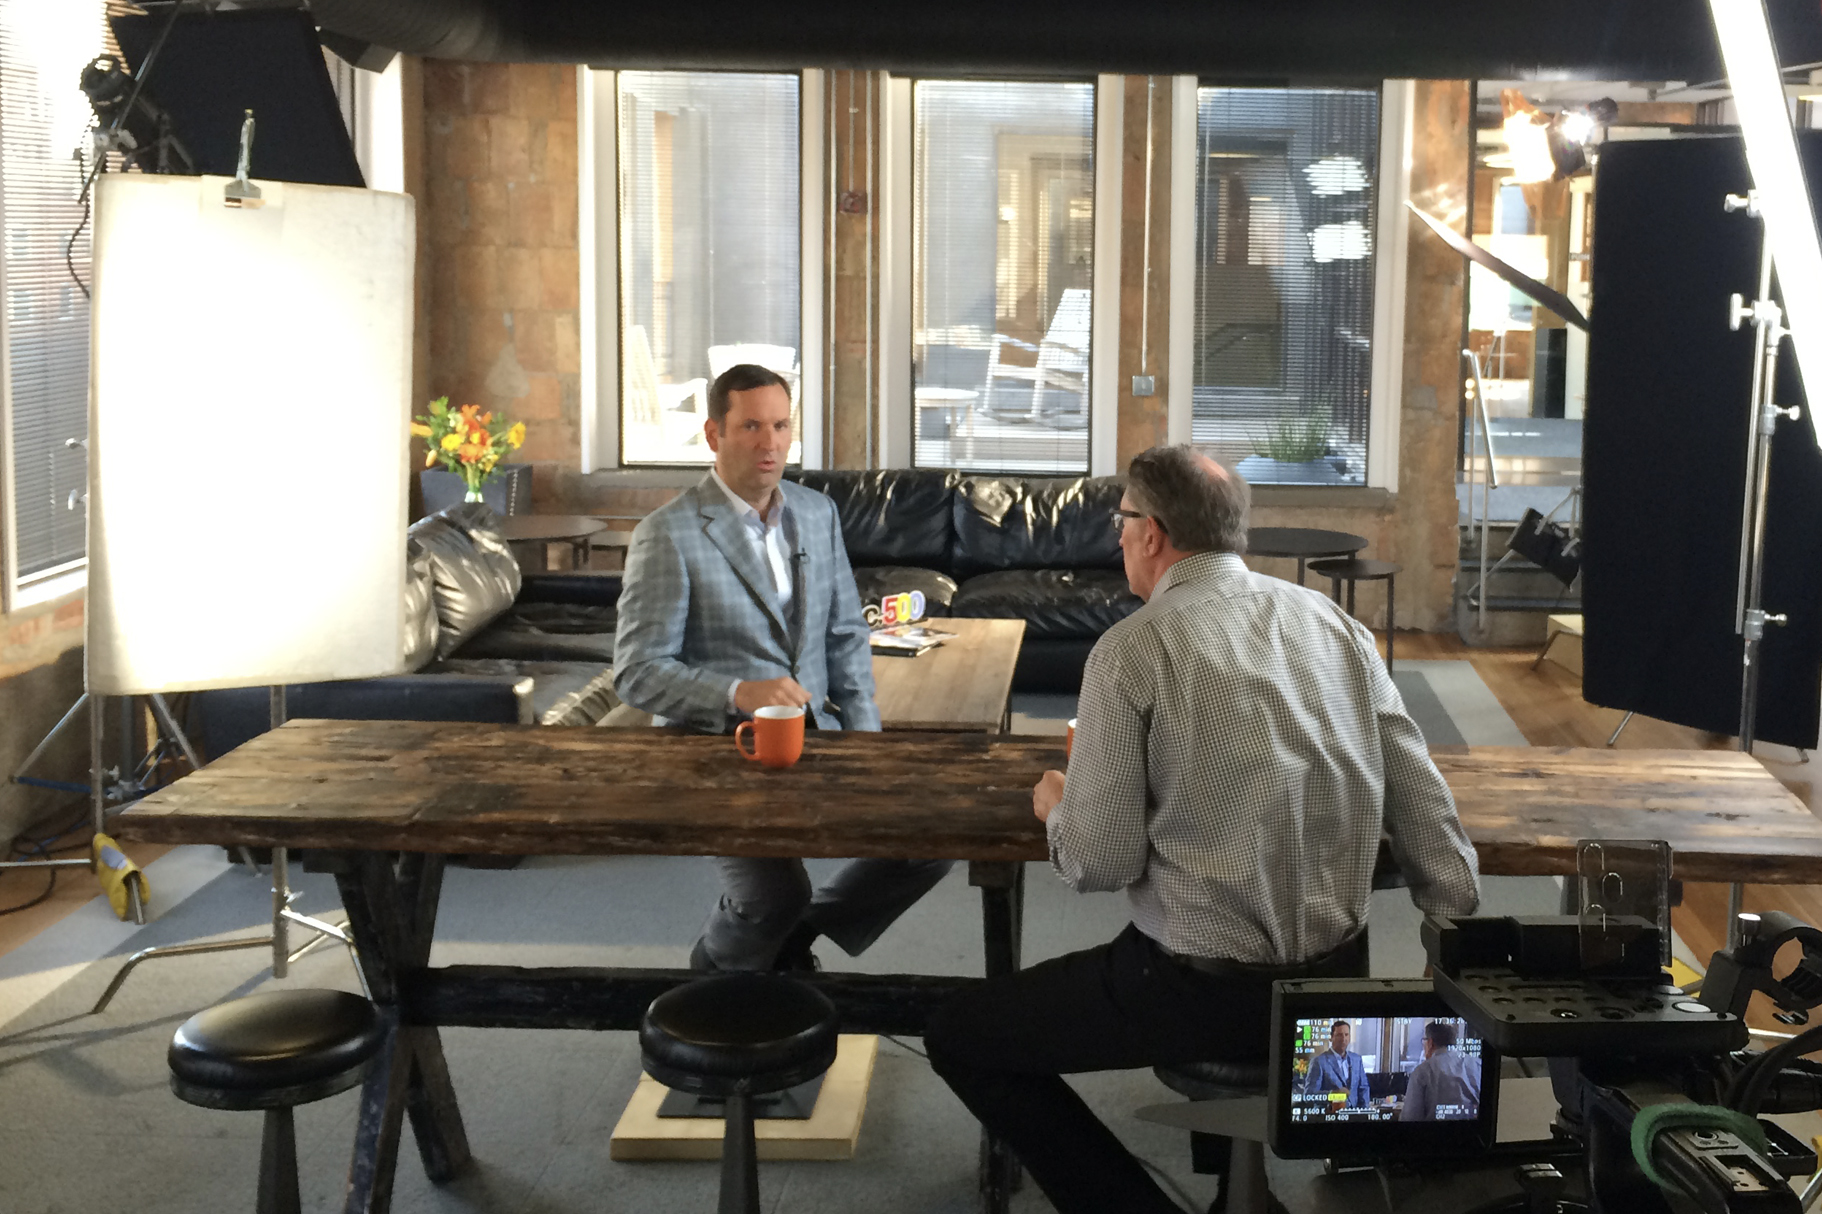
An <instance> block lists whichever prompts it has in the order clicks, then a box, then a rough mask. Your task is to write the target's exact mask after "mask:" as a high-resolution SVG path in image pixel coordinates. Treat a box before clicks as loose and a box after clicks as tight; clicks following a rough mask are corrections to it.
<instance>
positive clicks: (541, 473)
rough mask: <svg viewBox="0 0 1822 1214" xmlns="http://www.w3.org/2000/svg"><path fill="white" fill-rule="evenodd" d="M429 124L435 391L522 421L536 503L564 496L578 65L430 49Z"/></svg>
mask: <svg viewBox="0 0 1822 1214" xmlns="http://www.w3.org/2000/svg"><path fill="white" fill-rule="evenodd" d="M424 128H425V137H426V138H425V144H426V162H425V193H426V196H427V198H426V205H425V207H424V208H423V211H422V212H421V213H420V216H419V222H421V223H423V224H424V225H426V227H427V229H428V231H429V236H430V241H429V263H430V264H429V265H428V267H426V270H427V273H428V277H429V282H430V299H429V313H430V315H429V325H430V376H429V381H430V393H431V395H432V396H442V395H444V394H448V396H449V397H450V400H451V403H454V404H465V403H469V402H473V403H476V404H481V405H483V406H485V407H487V408H489V409H494V410H497V411H503V412H504V413H505V414H506V415H507V416H509V417H512V418H514V419H516V420H520V421H523V422H524V423H525V425H526V440H525V446H524V448H523V449H522V450H521V452H520V458H522V459H524V460H527V461H529V462H532V463H535V464H538V465H540V466H539V468H538V470H537V472H536V473H535V474H534V477H533V480H534V485H535V486H536V492H537V495H538V498H539V502H538V506H539V508H540V509H559V508H562V507H564V506H565V505H567V503H566V502H564V501H563V500H562V498H563V496H564V494H563V487H564V485H565V484H566V483H567V481H568V480H569V479H570V477H571V476H573V474H574V471H575V469H576V467H577V462H578V461H577V452H578V451H579V450H580V448H581V438H580V423H581V415H580V400H581V370H582V356H581V336H580V333H581V331H580V328H579V326H578V322H577V308H578V298H579V293H580V290H581V281H582V280H581V271H580V267H579V265H578V262H577V240H576V228H577V176H576V69H575V68H573V67H565V66H553V65H546V64H507V63H454V62H448V61H443V60H434V59H433V60H427V61H426V62H425V64H424ZM566 474H568V475H566Z"/></svg>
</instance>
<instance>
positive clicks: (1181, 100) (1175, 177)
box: [1169, 76, 1416, 493]
mask: <svg viewBox="0 0 1822 1214" xmlns="http://www.w3.org/2000/svg"><path fill="white" fill-rule="evenodd" d="M1375 85H1376V87H1377V88H1378V90H1379V165H1378V174H1377V176H1376V179H1375V182H1374V186H1375V188H1376V190H1377V191H1378V195H1377V202H1376V206H1375V210H1374V216H1373V241H1374V244H1373V257H1374V262H1373V324H1372V341H1373V351H1372V357H1371V361H1370V365H1369V366H1370V369H1369V372H1368V381H1367V382H1368V385H1369V387H1368V391H1369V394H1370V395H1369V399H1368V409H1367V452H1366V476H1365V480H1364V483H1363V484H1360V485H1286V486H1282V488H1284V489H1288V490H1295V491H1299V492H1302V491H1313V490H1320V491H1323V492H1337V491H1339V492H1346V491H1350V490H1353V491H1358V490H1360V489H1362V488H1366V489H1379V490H1386V491H1389V492H1392V493H1396V492H1397V491H1398V473H1399V452H1398V444H1399V429H1400V427H1399V422H1400V417H1401V407H1402V403H1403V400H1402V398H1403V388H1404V308H1405V278H1406V269H1407V267H1406V262H1407V258H1408V254H1409V233H1410V224H1411V222H1412V220H1411V218H1410V217H1409V216H1408V215H1406V214H1405V204H1406V202H1407V200H1408V199H1409V198H1410V194H1411V159H1412V112H1413V109H1414V101H1415V92H1416V82H1415V81H1414V80H1408V79H1397V80H1383V81H1378V82H1363V81H1358V80H1350V81H1303V80H1299V81H1296V82H1294V83H1292V84H1290V85H1288V86H1284V87H1297V88H1323V87H1333V88H1367V87H1375ZM1175 87H1176V89H1177V92H1176V94H1175V97H1174V102H1175V108H1174V109H1173V120H1174V121H1173V126H1172V139H1171V224H1170V261H1171V265H1172V266H1197V263H1196V260H1195V253H1196V250H1195V227H1196V223H1197V220H1198V218H1199V217H1198V216H1197V214H1196V194H1195V174H1196V170H1197V167H1198V165H1197V162H1196V147H1197V136H1198V135H1199V133H1200V132H1199V130H1198V122H1199V118H1198V115H1199V106H1198V97H1197V93H1198V90H1200V89H1204V88H1248V87H1260V86H1259V85H1258V82H1256V81H1245V80H1226V79H1220V78H1214V77H1200V78H1198V77H1194V76H1179V77H1177V81H1176V86H1175ZM1197 269H1198V271H1199V267H1197ZM1196 278H1197V274H1196V273H1190V274H1178V275H1174V276H1173V277H1172V280H1171V284H1170V294H1171V342H1170V384H1171V393H1170V394H1171V399H1170V402H1169V410H1170V441H1172V442H1189V441H1191V436H1192V433H1193V425H1194V400H1193V395H1192V393H1193V391H1194V388H1195V383H1194V370H1193V367H1194V316H1193V309H1194V298H1195V294H1194V293H1195V285H1196ZM1179 292H1181V294H1180V295H1179ZM1270 488H1271V489H1273V490H1276V489H1278V488H1280V487H1279V486H1271V487H1270Z"/></svg>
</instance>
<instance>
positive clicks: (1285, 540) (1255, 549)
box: [1246, 527, 1367, 586]
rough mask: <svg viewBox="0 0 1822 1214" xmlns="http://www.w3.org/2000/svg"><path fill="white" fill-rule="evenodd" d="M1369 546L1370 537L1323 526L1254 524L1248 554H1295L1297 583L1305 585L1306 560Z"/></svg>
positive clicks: (1249, 529) (1249, 533)
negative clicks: (1326, 529)
mask: <svg viewBox="0 0 1822 1214" xmlns="http://www.w3.org/2000/svg"><path fill="white" fill-rule="evenodd" d="M1366 546H1367V542H1366V537H1365V536H1361V535H1354V534H1352V533H1351V532H1347V531H1324V530H1322V529H1321V528H1319V527H1251V528H1248V529H1247V532H1246V554H1247V555H1248V556H1279V557H1293V558H1295V559H1296V561H1297V584H1298V585H1299V586H1301V585H1303V567H1304V563H1305V562H1306V561H1308V560H1309V559H1310V558H1311V557H1318V556H1353V555H1354V554H1355V553H1356V552H1359V551H1360V550H1361V549H1362V548H1365V547H1366Z"/></svg>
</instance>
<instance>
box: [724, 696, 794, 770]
mask: <svg viewBox="0 0 1822 1214" xmlns="http://www.w3.org/2000/svg"><path fill="white" fill-rule="evenodd" d="M749 731H750V732H751V733H752V735H753V749H752V750H748V749H747V748H746V747H744V746H742V745H741V744H740V739H741V737H742V736H743V735H744V734H746V733H748V732H749ZM734 748H735V749H736V750H738V751H739V752H740V753H741V754H743V755H745V756H746V757H747V758H749V759H753V760H755V761H757V762H760V763H764V764H765V765H766V766H767V767H789V766H790V765H791V764H793V763H795V762H797V760H798V759H800V758H802V757H803V709H801V708H786V707H785V706H784V705H782V704H772V705H768V706H766V707H765V708H761V709H760V710H759V711H758V712H756V713H754V714H753V719H752V720H750V721H742V722H741V723H740V724H739V725H738V726H737V727H736V728H735V730H734Z"/></svg>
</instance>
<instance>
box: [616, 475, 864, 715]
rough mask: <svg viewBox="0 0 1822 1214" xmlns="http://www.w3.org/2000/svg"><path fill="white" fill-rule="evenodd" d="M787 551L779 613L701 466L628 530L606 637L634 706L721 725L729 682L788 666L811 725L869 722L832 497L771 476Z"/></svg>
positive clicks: (860, 625)
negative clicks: (787, 598) (790, 585)
mask: <svg viewBox="0 0 1822 1214" xmlns="http://www.w3.org/2000/svg"><path fill="white" fill-rule="evenodd" d="M778 488H779V491H780V492H782V493H783V494H784V503H785V510H786V511H787V512H788V513H789V515H790V516H791V523H792V527H791V529H787V531H786V533H785V534H786V535H787V536H789V535H791V534H792V533H793V531H794V532H795V536H796V547H797V551H796V552H795V553H794V554H793V558H792V563H793V565H794V567H795V573H796V583H797V585H796V594H795V596H794V598H793V599H792V602H791V608H790V615H791V617H792V618H790V619H788V620H787V619H785V618H784V616H783V614H782V613H781V612H780V611H779V608H778V600H777V597H776V596H775V594H774V592H773V586H772V576H771V571H770V570H769V569H768V568H767V567H766V565H765V563H764V562H763V560H762V559H761V558H760V556H759V553H758V552H757V550H756V549H755V548H754V546H753V542H752V539H751V537H750V535H749V534H748V532H747V531H746V529H745V528H744V526H743V525H742V524H741V522H740V520H739V518H738V517H737V516H736V515H735V513H734V508H733V505H732V504H731V503H730V502H729V501H728V499H727V496H726V495H725V494H723V493H722V492H721V490H720V489H719V488H718V487H716V485H715V482H714V481H713V480H711V479H710V478H708V477H706V476H705V477H703V478H702V480H701V481H699V482H697V484H696V485H695V487H694V488H692V489H689V490H688V491H686V492H684V493H683V494H681V495H679V496H678V497H677V498H676V500H674V501H672V502H671V503H669V504H668V505H666V506H663V507H661V508H660V509H657V510H654V511H652V513H650V514H648V515H647V516H646V517H645V518H644V519H643V520H642V521H641V522H640V523H639V525H638V527H636V528H635V529H634V530H633V543H632V547H631V549H630V550H629V551H628V553H627V559H626V576H625V579H624V589H623V590H622V591H621V592H620V609H619V612H620V620H619V627H618V630H617V632H616V634H615V637H614V691H615V692H616V693H617V694H618V695H619V697H620V699H621V700H622V701H624V702H625V703H628V704H631V705H632V706H633V707H634V708H637V709H639V710H640V711H642V712H649V713H651V714H653V715H654V716H659V717H664V718H666V719H668V720H670V721H672V722H676V723H679V724H687V725H689V726H691V727H692V728H695V729H704V730H710V731H713V732H718V733H719V732H726V731H727V730H728V729H730V728H732V718H730V717H729V715H728V711H727V700H728V686H729V684H730V683H732V682H733V681H734V680H736V679H740V680H748V679H776V678H782V677H784V676H786V675H789V676H790V677H791V678H794V679H796V680H797V681H798V682H799V683H801V684H802V685H803V688H804V690H805V691H808V692H809V693H810V722H809V723H810V724H813V725H814V726H815V727H816V728H818V729H878V728H879V709H878V708H877V707H876V706H875V705H874V703H873V656H872V651H871V650H870V649H869V648H868V645H867V623H866V620H865V619H864V618H863V617H862V616H861V613H860V592H859V591H858V590H856V589H855V586H854V571H853V570H852V569H851V568H849V566H848V553H847V549H846V548H845V547H844V546H843V544H842V538H841V525H840V519H839V517H838V516H837V514H836V512H835V503H833V502H831V501H830V500H829V499H828V498H826V497H824V496H823V495H822V494H820V493H817V492H815V491H814V490H811V489H805V488H803V487H802V486H801V485H794V484H791V483H790V482H788V481H786V482H784V483H782V484H780V485H779V487H778Z"/></svg>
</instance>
